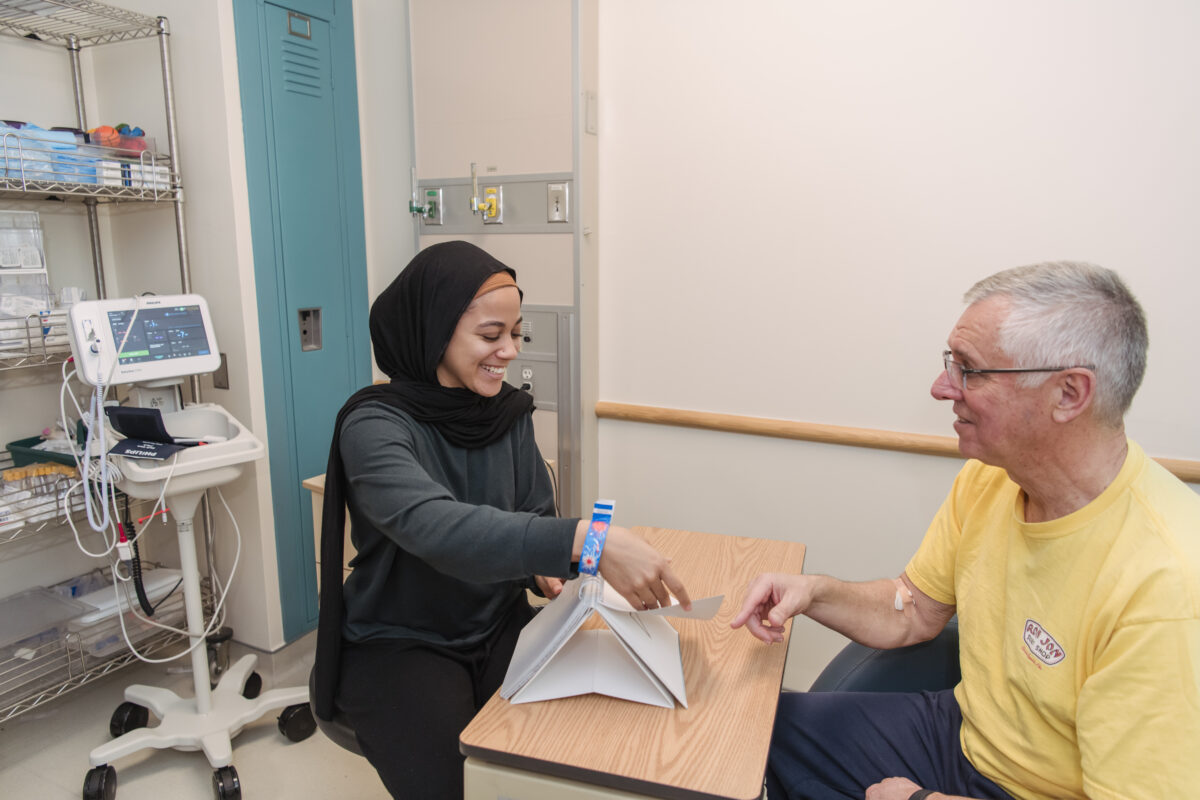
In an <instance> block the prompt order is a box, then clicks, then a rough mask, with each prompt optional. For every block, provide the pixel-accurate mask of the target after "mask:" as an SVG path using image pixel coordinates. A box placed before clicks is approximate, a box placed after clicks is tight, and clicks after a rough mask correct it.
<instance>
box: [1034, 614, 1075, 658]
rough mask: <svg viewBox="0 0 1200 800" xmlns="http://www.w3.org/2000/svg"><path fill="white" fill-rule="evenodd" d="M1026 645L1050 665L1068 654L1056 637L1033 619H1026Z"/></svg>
mask: <svg viewBox="0 0 1200 800" xmlns="http://www.w3.org/2000/svg"><path fill="white" fill-rule="evenodd" d="M1025 646H1026V647H1028V648H1029V652H1031V653H1033V655H1034V656H1036V657H1037V659H1038V660H1039V661H1041V662H1042V663H1043V664H1047V665H1049V666H1054V665H1055V664H1057V663H1058V662H1060V661H1062V660H1063V659H1064V658H1066V656H1067V654H1066V653H1065V652H1063V649H1062V646H1061V645H1059V643H1058V642H1057V641H1056V640H1055V638H1054V637H1053V636H1051V635H1050V634H1048V633H1046V631H1045V630H1043V629H1042V626H1041V625H1039V624H1038V623H1036V622H1034V621H1033V620H1031V619H1027V620H1025Z"/></svg>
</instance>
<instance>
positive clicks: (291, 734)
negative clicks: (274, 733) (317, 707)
mask: <svg viewBox="0 0 1200 800" xmlns="http://www.w3.org/2000/svg"><path fill="white" fill-rule="evenodd" d="M316 729H317V721H316V720H315V719H313V715H312V709H311V708H309V707H308V703H302V704H299V705H294V706H288V707H287V708H285V709H284V710H283V711H282V712H280V714H279V732H280V733H282V734H283V735H284V736H286V737H287V738H288V741H291V742H303V741H304V740H305V739H307V738H308V737H310V736H312V735H313V731H315V730H316Z"/></svg>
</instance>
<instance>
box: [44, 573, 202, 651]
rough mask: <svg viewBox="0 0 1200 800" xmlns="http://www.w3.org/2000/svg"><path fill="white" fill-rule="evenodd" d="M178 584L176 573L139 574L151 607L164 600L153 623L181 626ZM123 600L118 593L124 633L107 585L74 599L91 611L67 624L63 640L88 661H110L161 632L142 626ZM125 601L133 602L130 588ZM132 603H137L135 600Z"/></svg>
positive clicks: (113, 594) (152, 626) (113, 595)
mask: <svg viewBox="0 0 1200 800" xmlns="http://www.w3.org/2000/svg"><path fill="white" fill-rule="evenodd" d="M181 582H182V575H181V573H180V572H179V570H177V569H152V570H146V571H145V572H144V573H143V574H142V584H143V586H144V587H145V589H146V596H147V597H148V598H149V600H150V602H151V604H158V603H159V601H161V600H163V598H164V597H165V598H167V599H166V600H165V601H163V602H162V604H161V605H158V608H157V609H156V610H155V612H154V617H153V619H154V621H155V622H157V623H159V624H160V625H170V626H172V627H176V628H178V627H181V624H182V623H183V618H184V609H183V588H182V586H181ZM172 592H174V593H172ZM124 597H125V595H124V593H122V601H121V607H122V608H123V609H124V612H123V616H124V618H125V630H124V632H122V630H121V620H120V619H118V618H117V597H116V593H115V592H114V591H113V587H112V585H111V584H109V585H107V586H104V587H103V588H100V589H97V590H96V591H94V592H90V593H88V594H85V595H82V596H80V597H79V598H78V600H79V602H81V603H85V604H87V605H89V606H92V607H93V610H91V611H88V612H86V613H84V614H82V615H80V616H78V617H76V618H75V619H72V620H71V621H70V622H68V623H67V630H68V634H67V637H68V641H69V642H70V643H71V645H72V646H75V645H76V644H78V646H79V647H80V648H81V649H82V651H83V655H84V657H85V658H87V659H89V660H92V661H96V660H99V661H102V660H105V659H108V658H112V657H113V656H116V655H118V654H119V653H124V652H127V651H128V645H129V644H130V643H132V644H134V645H136V644H137V643H138V642H140V641H143V640H144V639H148V638H149V637H150V636H153V635H154V634H156V633H159V632H161V628H157V627H155V626H154V625H150V624H148V623H146V622H143V621H142V620H141V619H140V618H139V617H137V616H135V615H134V613H133V611H131V610H130V609H129V606H128V605H126V604H125V603H126V600H125V599H124ZM129 597H131V598H134V595H133V587H132V585H130V586H129ZM133 602H134V603H136V602H137V600H136V598H134V600H133ZM138 611H139V612H140V611H141V609H140V608H139V609H138ZM126 634H127V635H128V636H129V641H128V642H126V640H125V636H126Z"/></svg>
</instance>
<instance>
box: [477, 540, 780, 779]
mask: <svg viewBox="0 0 1200 800" xmlns="http://www.w3.org/2000/svg"><path fill="white" fill-rule="evenodd" d="M638 530H640V531H641V532H642V533H643V534H644V535H645V536H646V537H647V538H648V539H649V540H650V541H651V542H652V543H653V544H654V545H655V547H657V548H658V549H659V551H660V552H662V553H663V554H665V555H667V556H669V557H671V558H672V559H673V566H674V568H675V571H676V574H678V575H679V577H680V579H681V580H683V582H684V585H685V586H686V587H687V590H688V594H689V595H690V596H691V597H692V598H693V599H699V598H702V597H709V596H711V595H716V594H724V595H725V601H724V602H723V603H722V604H721V609H720V611H718V612H717V615H716V616H715V617H714V618H712V619H710V620H688V619H672V620H671V623H672V624H673V625H674V626H675V628H676V629H677V630H678V631H679V640H680V647H681V649H682V655H683V672H684V679H685V681H686V684H687V696H688V708H683V707H681V706H678V705H676V707H675V708H674V709H665V708H658V707H655V706H649V705H643V704H641V703H633V702H629V701H625V700H615V699H612V698H609V697H604V696H601V695H595V694H590V695H584V696H581V697H567V698H562V699H559V700H551V701H548V702H537V703H524V704H517V705H513V704H511V703H509V702H508V701H507V700H502V699H501V698H500V697H499V695H495V696H493V697H492V699H491V700H489V701H488V703H487V705H485V706H484V707H483V709H482V710H481V711H480V712H479V714H478V715H476V717H475V719H474V720H472V721H471V723H470V724H469V725H468V726H467V727H466V729H465V730H463V732H462V735H461V736H460V737H459V744H460V749H461V750H462V752H463V754H464V755H466V756H467V757H468V758H467V766H466V770H465V776H466V791H465V795H464V796H465V797H466V798H467V800H475V798H489V799H490V800H495V798H497V797H506V798H513V800H518V799H519V798H528V799H530V800H533V799H534V798H563V797H586V798H593V797H597V798H598V797H614V796H615V797H639V796H651V797H664V798H685V799H686V800H693V799H694V798H732V799H734V800H753V799H754V798H759V797H761V796H762V781H763V773H764V771H765V769H766V762H767V747H768V745H769V743H770V738H771V728H772V726H773V724H774V719H775V705H776V702H777V700H778V696H779V690H780V686H781V685H782V681H783V668H784V661H785V658H786V656H787V642H786V640H785V642H784V644H783V645H766V644H764V643H762V642H760V641H759V640H757V639H755V638H754V637H752V636H751V635H750V634H748V633H747V632H746V631H745V630H741V629H739V630H736V631H735V630H732V629H730V627H729V622H730V620H732V619H733V616H734V614H735V613H737V610H738V608H740V606H741V602H742V599H743V596H744V593H745V589H746V586H747V584H749V582H750V580H751V579H752V578H753V577H754V576H755V575H757V574H759V573H760V572H772V571H778V572H800V571H801V570H802V568H803V566H804V545H802V544H795V543H792V542H779V541H772V540H767V539H748V538H742V537H734V536H719V535H715V534H707V533H692V532H688V531H678V530H668V529H664V528H639V529H638ZM590 624H593V625H595V624H598V621H597V620H596V618H593V621H592V623H590ZM790 633H791V623H790V622H789V623H788V627H787V631H786V634H787V635H789V636H790ZM600 787H605V789H608V790H611V789H615V790H618V791H616V792H612V791H606V790H602V789H601V788H600ZM626 793H634V794H626Z"/></svg>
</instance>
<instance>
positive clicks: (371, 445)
mask: <svg viewBox="0 0 1200 800" xmlns="http://www.w3.org/2000/svg"><path fill="white" fill-rule="evenodd" d="M341 455H342V462H343V464H344V465H345V473H346V482H347V498H346V502H347V507H348V509H349V521H350V525H351V539H352V541H353V543H354V547H355V548H356V550H357V551H358V552H357V555H356V556H355V557H354V559H353V560H352V561H351V562H350V565H351V567H353V570H352V572H351V573H350V576H349V577H348V578H347V579H346V584H345V596H344V606H345V624H344V629H343V633H344V636H345V637H346V639H348V640H350V641H363V640H366V639H373V638H405V639H418V640H421V641H427V642H433V643H436V644H440V645H446V646H450V647H470V646H472V645H474V644H477V643H478V642H480V641H482V640H483V639H484V638H486V637H487V636H488V635H489V634H490V633H492V631H493V629H494V628H495V627H496V626H497V625H499V624H500V623H501V622H502V621H503V620H504V618H505V616H506V615H507V613H508V611H509V609H510V608H511V607H512V604H513V603H514V602H515V601H516V599H517V598H518V597H519V596H520V595H521V594H522V592H523V590H524V587H525V586H527V585H528V580H529V578H530V577H531V576H532V575H546V576H554V577H560V578H561V577H567V576H568V575H569V573H570V568H571V565H570V561H571V546H572V543H573V540H574V536H575V526H576V525H577V523H578V522H579V520H578V519H557V518H555V517H554V494H553V487H552V486H551V483H550V477H549V475H548V473H547V470H546V467H545V464H544V463H543V461H542V456H541V454H540V453H539V452H538V448H537V444H536V442H535V441H534V437H533V418H532V415H526V416H524V417H522V418H520V419H519V420H517V422H516V423H515V424H514V425H513V427H512V429H511V430H510V431H509V432H508V434H507V435H506V436H504V437H503V438H501V439H500V440H498V441H496V442H494V443H492V444H491V445H488V446H487V447H483V448H479V449H474V450H468V449H465V448H462V447H456V446H454V445H452V444H450V443H449V442H447V441H446V440H445V439H444V438H443V437H442V435H441V434H440V433H438V431H437V429H436V428H434V427H433V426H432V425H427V424H424V423H421V422H417V421H416V420H414V419H413V418H412V417H410V416H409V415H408V414H406V413H404V412H403V411H400V410H399V409H397V408H394V407H392V406H389V405H386V404H384V403H367V404H365V405H363V406H360V407H359V408H356V409H355V410H354V411H352V412H351V413H350V414H349V416H347V417H346V420H345V422H344V423H343V425H342V434H341Z"/></svg>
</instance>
